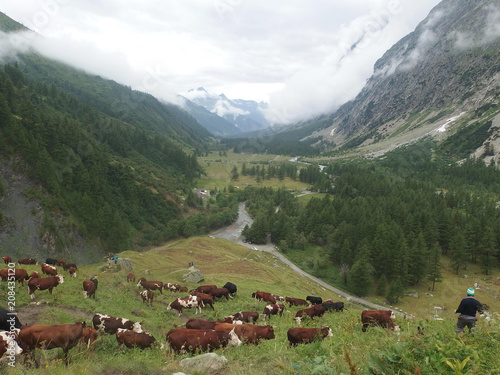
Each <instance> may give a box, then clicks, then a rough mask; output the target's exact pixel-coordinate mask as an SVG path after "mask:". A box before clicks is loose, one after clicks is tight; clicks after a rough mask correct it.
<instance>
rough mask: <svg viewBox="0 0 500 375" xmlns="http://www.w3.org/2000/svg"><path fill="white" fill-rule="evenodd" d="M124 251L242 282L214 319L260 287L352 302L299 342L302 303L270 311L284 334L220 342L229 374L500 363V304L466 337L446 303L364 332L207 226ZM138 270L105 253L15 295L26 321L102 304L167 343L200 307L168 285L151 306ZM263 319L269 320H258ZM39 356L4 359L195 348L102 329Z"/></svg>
mask: <svg viewBox="0 0 500 375" xmlns="http://www.w3.org/2000/svg"><path fill="white" fill-rule="evenodd" d="M119 257H120V258H128V259H130V261H131V262H132V264H133V265H134V269H133V271H132V272H133V273H134V274H135V275H136V277H137V278H139V277H142V276H144V277H146V278H147V279H148V280H160V281H162V282H175V283H179V284H181V285H185V286H187V287H188V288H190V289H191V288H194V287H196V285H195V284H186V283H185V282H184V281H183V279H182V276H183V275H184V274H185V273H187V272H188V265H189V262H194V265H195V266H196V267H197V268H199V269H200V270H201V271H202V272H203V273H204V276H205V280H204V281H203V282H202V283H204V284H205V283H206V284H216V285H218V286H222V285H223V284H225V283H226V282H227V281H231V282H233V283H235V284H236V285H237V286H238V294H237V296H236V297H235V298H234V299H230V300H228V301H226V300H219V301H217V302H216V303H215V305H214V307H215V310H214V311H212V310H211V309H209V308H207V309H204V310H203V313H202V314H201V317H202V318H205V319H213V320H215V319H219V318H222V317H225V316H227V315H230V314H233V313H236V312H238V311H245V310H255V311H258V312H259V313H260V312H262V310H263V308H264V306H265V303H263V302H256V301H255V300H254V299H253V298H251V294H252V293H253V292H255V291H257V290H265V291H269V292H272V293H275V294H279V295H282V296H291V297H298V298H305V297H306V296H307V295H319V296H321V297H323V298H324V299H328V298H331V299H333V300H334V301H344V302H345V303H346V307H347V309H346V310H345V311H344V312H342V313H327V314H325V316H324V317H322V318H319V319H314V320H312V321H310V320H309V321H306V322H305V323H303V326H304V327H320V326H323V325H328V326H330V328H331V329H332V331H333V337H329V338H326V339H325V340H323V341H318V342H315V343H313V344H308V345H300V346H297V347H293V348H289V347H288V342H287V337H286V332H287V330H288V329H289V328H292V327H295V326H296V325H295V323H294V321H293V317H294V315H295V312H296V311H297V310H298V309H299V308H298V307H292V308H288V307H287V309H286V312H285V314H284V316H283V317H281V318H280V317H272V318H271V321H270V324H272V325H273V326H274V327H275V334H276V338H275V339H273V340H267V341H262V342H261V343H260V344H259V345H252V346H247V345H243V346H240V347H238V348H226V349H223V350H222V349H221V350H217V351H216V353H217V354H220V355H224V356H225V357H226V358H227V359H228V362H227V366H226V367H225V368H224V369H222V370H220V371H219V372H218V374H221V375H226V374H227V375H233V374H241V375H253V374H255V375H262V374H266V373H272V374H297V373H300V374H460V373H464V374H498V373H499V372H498V369H499V368H500V360H499V356H498V352H499V349H500V347H499V346H500V345H499V338H500V330H499V325H498V318H499V317H498V315H497V314H493V315H492V317H493V318H494V319H495V321H489V322H487V321H486V320H484V319H483V320H480V321H479V322H478V330H477V331H476V332H475V333H474V334H473V335H464V336H462V337H460V336H457V335H456V334H455V332H454V325H455V319H456V316H455V315H453V314H445V313H442V314H441V318H442V319H443V320H433V319H430V318H429V316H428V315H427V314H423V315H417V316H415V317H414V318H412V319H403V318H402V317H398V318H397V319H396V324H398V325H400V326H401V331H400V333H399V334H396V333H394V332H392V331H387V330H385V329H382V328H369V329H368V331H367V332H366V333H363V332H362V331H361V322H360V313H361V311H362V307H360V306H358V305H355V304H352V303H350V302H348V301H346V300H345V299H342V298H340V297H339V296H337V295H336V294H335V293H333V292H330V291H328V290H324V289H323V288H322V287H319V286H318V285H317V284H316V283H314V282H313V281H311V280H309V279H308V278H305V277H304V276H300V275H299V274H297V273H295V272H294V271H292V270H291V269H290V268H289V267H288V266H286V265H284V264H283V263H282V262H281V261H279V260H277V259H276V258H275V257H274V256H272V255H270V254H268V253H263V252H259V251H253V250H250V249H248V248H246V247H243V246H240V245H237V244H234V243H231V242H229V241H226V240H222V239H212V238H210V237H208V236H206V237H205V236H204V237H193V238H189V239H186V240H182V241H179V242H177V243H174V244H170V245H168V246H163V247H159V248H155V249H151V250H150V251H148V252H142V253H139V252H134V251H126V252H124V253H121V254H119ZM26 269H27V270H28V271H29V272H31V271H33V270H36V271H40V266H28V267H26ZM129 272H130V271H127V270H122V269H120V268H119V267H115V266H114V265H110V266H108V265H107V264H106V263H105V262H104V261H103V262H102V263H99V264H94V265H87V266H81V267H79V272H78V275H77V277H76V278H70V277H68V275H67V273H66V272H65V271H62V273H63V274H64V275H65V282H64V284H62V285H59V286H58V287H57V288H56V289H54V293H53V295H52V296H51V295H49V294H48V292H47V291H42V292H36V299H35V302H36V304H31V301H30V300H29V298H28V293H27V287H26V286H18V287H17V289H16V292H17V294H16V303H17V308H18V311H19V316H20V318H21V319H23V317H26V319H29V322H26V323H31V324H32V323H35V322H36V323H39V324H61V323H71V322H74V321H79V320H85V321H86V322H87V323H88V324H90V323H91V317H92V315H93V314H94V313H97V312H98V313H105V314H109V315H113V316H118V317H123V318H128V319H131V320H134V321H142V322H143V329H144V330H145V331H147V332H150V333H151V334H153V335H154V336H155V338H156V339H157V340H158V341H159V342H160V343H163V344H164V345H166V341H165V333H166V332H167V331H168V330H170V329H171V328H174V327H180V326H182V324H183V322H184V321H185V319H186V318H191V317H195V316H196V317H200V316H199V315H195V312H194V311H190V310H186V311H185V314H184V317H182V319H181V318H179V317H178V316H177V314H176V313H175V312H172V311H167V310H166V307H167V305H168V303H169V302H171V301H173V300H174V299H175V298H176V297H182V296H183V295H177V294H174V293H171V292H168V291H164V293H163V294H162V295H160V294H159V293H158V292H155V300H154V302H153V306H152V307H148V306H147V305H146V304H144V303H143V302H142V300H141V299H140V297H139V294H138V293H139V291H140V289H139V288H137V286H136V283H129V282H127V281H126V275H127V274H128V273H129ZM93 275H97V277H98V280H99V286H98V289H97V293H96V299H95V300H92V299H85V298H84V297H83V295H82V291H83V290H82V281H83V280H84V279H88V278H90V277H91V276H93ZM484 286H486V285H484ZM6 293H7V288H6V284H5V283H2V284H1V285H0V296H1V298H2V299H3V300H5V298H6ZM453 298H454V300H455V302H456V303H457V304H458V302H459V298H461V296H459V295H458V294H457V292H456V291H454V293H453ZM405 300H406V298H405ZM431 304H432V303H431ZM496 311H498V310H496ZM26 319H25V320H26ZM258 324H264V322H262V321H259V322H258ZM417 327H423V328H424V332H425V334H424V335H419V334H418V333H417V332H418V330H417ZM166 346H167V345H166ZM36 356H37V358H39V359H40V362H41V366H40V368H39V369H35V368H33V367H29V366H27V365H25V364H24V363H23V359H22V358H19V359H18V361H17V362H16V366H15V367H14V368H10V367H9V366H8V365H6V364H2V365H1V366H3V368H1V369H0V370H1V371H2V373H6V374H40V373H43V374H51V375H52V374H171V373H175V372H178V371H184V372H186V373H189V371H187V370H185V369H182V368H181V367H180V361H181V360H182V359H183V358H186V357H189V356H190V355H187V354H185V355H174V354H172V353H170V351H169V350H168V347H164V348H160V347H159V346H158V347H154V348H152V349H148V350H140V349H127V348H119V347H117V342H116V338H115V337H114V335H101V336H100V337H99V339H98V341H97V342H96V344H95V347H94V348H91V349H87V348H86V347H85V346H83V345H79V346H77V347H75V348H73V349H71V350H70V365H69V367H68V368H65V366H64V364H63V363H62V361H61V358H62V350H60V349H54V350H48V351H41V350H37V351H36ZM462 365H463V366H462ZM462 367H463V368H462Z"/></svg>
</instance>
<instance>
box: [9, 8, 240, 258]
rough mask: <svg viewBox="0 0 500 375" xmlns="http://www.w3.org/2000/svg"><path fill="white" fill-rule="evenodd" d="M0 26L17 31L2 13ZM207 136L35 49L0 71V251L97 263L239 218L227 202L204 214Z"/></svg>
mask: <svg viewBox="0 0 500 375" xmlns="http://www.w3.org/2000/svg"><path fill="white" fill-rule="evenodd" d="M0 25H2V27H4V30H7V31H8V30H12V29H16V23H15V22H14V21H12V20H10V19H8V18H6V17H5V16H3V17H2V19H1V22H0ZM5 25H6V26H5ZM209 136H210V134H209V133H208V132H207V131H206V130H205V129H204V128H202V127H201V126H200V125H199V124H198V123H197V122H196V121H195V120H194V119H193V118H192V117H191V116H190V115H188V114H187V113H186V112H184V111H183V110H181V109H180V108H179V107H176V106H173V105H169V104H164V103H161V102H159V101H158V100H157V99H156V98H154V97H152V96H151V95H148V94H145V93H141V92H136V91H133V90H131V89H130V88H128V87H124V86H121V85H119V84H117V83H116V82H113V81H108V80H104V79H102V78H100V77H96V76H91V75H88V74H85V73H84V72H82V71H79V70H75V69H72V68H71V67H69V66H66V65H63V64H60V63H57V62H55V61H51V60H49V59H47V58H45V57H42V56H40V55H37V54H35V53H28V54H18V55H16V56H12V57H11V58H10V59H8V61H6V62H5V63H4V64H3V65H2V66H1V67H0V166H1V168H0V170H1V174H0V197H1V201H0V226H1V228H2V230H1V231H0V243H1V246H2V250H5V251H8V252H9V253H10V254H12V255H13V256H15V255H16V254H21V253H22V254H23V255H27V254H26V252H29V253H30V255H31V256H33V257H44V256H47V255H54V256H55V255H57V254H61V253H66V254H70V253H71V254H72V256H73V254H74V256H76V257H78V256H79V255H78V249H80V250H83V249H84V250H85V252H86V253H92V254H93V256H98V255H99V254H102V253H103V252H109V251H120V250H123V249H126V248H128V247H129V246H131V245H132V244H134V245H139V246H140V245H143V246H146V245H149V244H152V243H159V242H161V241H164V240H166V239H168V238H172V237H177V236H179V235H185V234H187V233H188V232H189V234H194V233H203V232H204V231H205V230H207V229H208V228H209V227H211V226H212V227H213V226H214V225H215V226H217V225H220V222H221V220H222V221H223V222H224V221H228V220H229V218H231V220H232V219H234V217H233V215H234V212H235V210H236V207H235V205H233V202H223V203H221V207H217V205H216V206H215V207H214V215H213V216H211V215H210V213H209V212H208V211H207V210H205V209H204V208H203V206H202V205H201V204H200V198H198V197H197V196H196V195H195V194H194V192H193V187H194V183H193V180H194V178H196V177H197V176H199V175H200V174H201V173H203V171H202V169H201V167H200V166H199V164H198V162H197V160H196V154H197V152H198V150H203V149H205V148H206V147H208V145H209V142H210V139H209ZM228 207H229V211H231V212H230V213H228V212H229V211H228V210H226V208H228ZM219 208H220V209H219ZM197 212H199V215H197ZM187 213H189V214H190V215H186V214H187ZM226 214H227V215H229V216H228V217H224V218H222V219H221V217H222V216H224V215H226ZM193 215H194V216H193ZM197 217H202V218H203V220H204V221H203V222H202V223H200V222H197V221H196V220H198V219H196V218H197ZM193 220H195V222H196V224H193ZM208 220H211V221H210V224H209V223H208ZM214 220H215V221H214ZM83 238H85V240H84V239H83ZM27 245H29V247H30V248H29V249H26V246H27ZM75 250H76V251H75ZM80 258H81V259H82V261H84V260H83V259H85V260H87V261H90V259H88V258H89V257H88V254H87V255H86V254H85V253H81V254H80Z"/></svg>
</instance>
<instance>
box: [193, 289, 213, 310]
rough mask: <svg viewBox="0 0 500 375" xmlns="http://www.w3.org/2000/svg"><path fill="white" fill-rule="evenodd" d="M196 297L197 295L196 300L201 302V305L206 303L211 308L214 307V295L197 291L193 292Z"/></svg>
mask: <svg viewBox="0 0 500 375" xmlns="http://www.w3.org/2000/svg"><path fill="white" fill-rule="evenodd" d="M195 296H196V297H198V301H199V302H201V304H202V306H203V307H205V306H206V305H210V307H211V308H212V310H215V309H214V296H212V295H210V294H206V293H199V292H197V293H196V294H195Z"/></svg>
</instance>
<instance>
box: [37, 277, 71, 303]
mask: <svg viewBox="0 0 500 375" xmlns="http://www.w3.org/2000/svg"><path fill="white" fill-rule="evenodd" d="M62 283H64V277H63V276H61V275H58V276H50V277H45V278H40V279H30V280H29V281H28V288H29V295H30V297H31V299H35V290H46V289H48V290H49V293H50V294H52V289H54V288H55V287H56V286H58V285H59V284H62Z"/></svg>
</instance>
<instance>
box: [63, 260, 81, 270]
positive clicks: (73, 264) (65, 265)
mask: <svg viewBox="0 0 500 375" xmlns="http://www.w3.org/2000/svg"><path fill="white" fill-rule="evenodd" d="M70 267H73V268H74V269H78V267H77V266H76V264H75V263H66V262H64V264H63V266H62V268H63V270H65V271H68V270H69V268H70Z"/></svg>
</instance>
